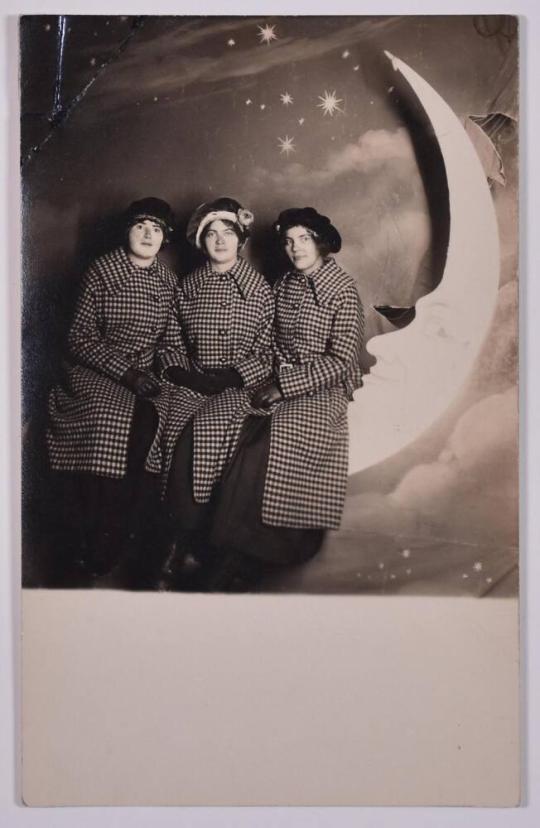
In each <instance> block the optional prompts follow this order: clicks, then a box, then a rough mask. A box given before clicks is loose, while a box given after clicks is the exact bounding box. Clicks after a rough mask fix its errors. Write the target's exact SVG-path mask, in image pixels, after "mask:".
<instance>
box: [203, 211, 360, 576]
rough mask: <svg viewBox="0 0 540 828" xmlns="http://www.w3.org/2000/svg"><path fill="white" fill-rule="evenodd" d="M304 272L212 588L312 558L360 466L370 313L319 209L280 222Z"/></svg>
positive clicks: (294, 279)
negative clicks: (355, 436) (357, 418)
mask: <svg viewBox="0 0 540 828" xmlns="http://www.w3.org/2000/svg"><path fill="white" fill-rule="evenodd" d="M274 229H275V232H276V236H277V238H278V240H279V243H280V246H281V247H282V249H283V250H284V252H285V254H286V256H287V258H288V260H289V263H290V264H292V269H289V270H288V271H287V272H286V273H285V274H284V275H283V276H282V277H281V279H279V280H278V282H277V283H276V285H275V287H274V298H275V303H276V308H275V326H274V333H273V356H274V376H273V378H272V379H271V380H270V381H269V382H268V383H266V384H265V385H264V386H263V387H261V388H260V389H259V390H258V391H257V393H256V394H255V395H254V398H253V406H254V408H257V407H261V408H263V409H265V410H266V412H267V413H268V415H269V416H267V417H261V416H251V417H248V419H247V420H246V422H245V424H244V427H243V429H242V432H241V435H240V439H239V441H238V444H237V447H236V452H235V454H234V456H233V457H232V461H231V462H230V464H229V466H228V467H227V469H226V471H225V473H224V475H223V479H222V485H221V486H220V490H219V498H218V500H217V503H216V507H215V511H214V516H213V518H214V519H213V526H212V532H211V538H210V539H211V542H212V546H213V548H214V550H215V551H216V554H215V555H214V559H213V561H212V563H211V564H210V565H209V566H208V568H207V573H206V576H205V577H206V585H207V587H208V588H210V589H214V590H220V589H221V590H245V589H249V588H253V587H255V586H256V584H257V582H258V580H259V579H260V578H261V577H262V576H263V575H264V574H268V573H274V574H276V573H279V572H280V571H281V572H282V571H283V568H284V567H290V566H291V565H295V564H300V563H302V562H304V561H306V560H308V559H309V558H311V557H313V555H315V554H316V552H317V551H318V550H319V548H320V546H321V544H322V541H323V538H324V534H325V530H327V529H337V528H338V527H339V524H340V519H341V513H342V510H343V505H344V500H345V494H346V487H347V468H348V427H347V406H348V403H349V401H350V400H352V393H353V391H354V390H355V389H356V388H358V387H360V386H361V384H362V379H361V370H360V367H359V354H360V348H361V344H362V336H363V328H364V317H363V310H362V304H361V302H360V297H359V295H358V291H357V289H356V285H355V283H354V281H353V280H352V279H351V277H350V276H348V275H347V274H346V273H345V272H344V271H343V270H342V269H341V267H339V265H338V264H337V263H336V261H335V259H334V258H333V256H331V255H330V254H332V253H337V252H338V251H339V250H340V248H341V237H340V235H339V233H338V231H337V230H336V228H335V227H334V226H333V224H332V223H331V222H330V219H328V218H327V217H326V216H323V215H321V214H320V213H318V212H317V211H316V210H315V209H313V208H312V207H303V208H293V209H289V210H284V211H283V212H282V213H280V215H279V217H278V220H277V222H276V223H275V225H274Z"/></svg>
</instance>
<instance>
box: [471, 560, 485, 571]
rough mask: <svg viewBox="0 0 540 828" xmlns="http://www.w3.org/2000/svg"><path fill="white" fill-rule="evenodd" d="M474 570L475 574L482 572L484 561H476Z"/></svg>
mask: <svg viewBox="0 0 540 828" xmlns="http://www.w3.org/2000/svg"><path fill="white" fill-rule="evenodd" d="M473 569H474V571H475V572H482V569H483V567H482V561H475V562H474V564H473Z"/></svg>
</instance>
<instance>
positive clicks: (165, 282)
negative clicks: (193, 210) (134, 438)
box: [47, 248, 184, 477]
mask: <svg viewBox="0 0 540 828" xmlns="http://www.w3.org/2000/svg"><path fill="white" fill-rule="evenodd" d="M176 288H177V278H176V276H175V274H174V273H173V272H172V271H171V270H170V269H169V268H168V267H166V266H165V265H164V264H163V263H161V262H160V261H159V260H158V259H156V260H155V262H154V263H153V264H152V265H151V267H149V268H138V267H136V266H135V265H133V264H132V263H131V261H130V260H129V258H128V256H127V254H126V252H125V251H124V249H123V248H117V249H116V250H113V251H112V252H110V253H108V254H106V255H105V256H102V257H100V258H99V259H97V260H96V261H95V262H94V263H93V264H92V265H91V267H90V268H89V270H88V272H87V274H86V276H85V278H84V281H83V287H82V291H81V294H80V297H79V301H78V304H77V307H76V311H75V316H74V319H73V323H72V326H71V329H70V333H69V337H68V360H67V362H66V379H65V382H64V383H62V384H61V385H58V386H57V387H55V388H53V390H52V392H51V394H50V397H49V415H50V416H49V428H48V431H47V443H48V449H49V457H50V463H51V466H52V468H53V469H55V470H57V471H75V472H90V473H92V474H96V475H102V476H105V477H123V476H124V475H125V473H126V469H127V447H128V438H129V433H130V428H131V421H132V417H133V411H134V406H135V395H134V394H133V393H132V392H131V391H129V390H128V389H127V388H124V386H123V385H121V384H120V379H121V377H122V375H123V374H124V373H125V372H126V370H127V369H128V368H139V369H141V370H145V371H149V372H150V373H152V372H153V373H154V374H155V375H156V376H157V377H159V376H160V375H161V372H162V371H163V369H164V368H165V367H166V366H167V365H170V364H176V363H177V362H179V361H180V360H181V358H182V355H183V353H184V343H183V339H182V335H181V332H180V327H179V324H178V320H177V319H176V316H175V315H174V313H173V307H174V301H175V296H176ZM152 401H153V403H154V405H155V406H156V409H157V410H158V413H159V415H160V424H161V425H162V424H163V416H164V414H166V409H167V390H166V389H165V391H164V392H162V394H160V395H159V397H157V398H154V399H153V400H152Z"/></svg>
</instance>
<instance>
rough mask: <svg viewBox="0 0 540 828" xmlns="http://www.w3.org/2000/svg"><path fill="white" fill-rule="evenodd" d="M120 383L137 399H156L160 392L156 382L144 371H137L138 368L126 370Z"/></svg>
mask: <svg viewBox="0 0 540 828" xmlns="http://www.w3.org/2000/svg"><path fill="white" fill-rule="evenodd" d="M121 382H122V384H123V385H125V386H126V388H129V390H130V391H133V393H134V394H136V395H137V397H157V395H158V394H159V392H160V391H161V388H160V386H159V383H158V382H157V380H155V379H154V377H153V376H152V375H151V374H148V373H147V372H146V371H139V369H138V368H128V369H127V371H126V372H125V374H124V375H123V377H122V379H121Z"/></svg>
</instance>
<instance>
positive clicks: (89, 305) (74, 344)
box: [68, 268, 132, 381]
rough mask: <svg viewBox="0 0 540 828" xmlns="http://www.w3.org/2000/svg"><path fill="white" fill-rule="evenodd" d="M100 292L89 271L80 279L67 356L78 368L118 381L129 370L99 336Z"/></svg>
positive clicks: (123, 358)
mask: <svg viewBox="0 0 540 828" xmlns="http://www.w3.org/2000/svg"><path fill="white" fill-rule="evenodd" d="M102 290H103V288H102V287H101V284H100V279H99V276H97V274H95V273H94V272H93V270H92V268H90V270H89V271H88V273H87V274H86V276H85V278H84V281H83V286H82V291H81V294H80V296H79V300H78V302H77V306H76V308H75V316H74V318H73V322H72V323H71V328H70V331H69V335H68V351H69V354H70V356H71V357H72V358H73V359H74V360H76V361H77V362H80V363H81V364H82V365H86V366H87V367H88V368H93V369H94V371H98V372H99V373H100V374H105V375H106V376H107V377H110V378H111V379H114V380H116V381H119V380H120V379H121V378H122V376H123V375H124V374H125V372H126V371H127V370H128V368H131V367H132V366H131V362H130V361H129V359H127V357H126V356H125V354H123V353H122V351H120V350H119V349H118V348H116V347H114V346H113V345H112V344H111V343H110V342H108V341H107V339H106V338H105V336H104V335H103V333H102V331H103V318H102V310H101V302H100V294H101V291H102Z"/></svg>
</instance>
